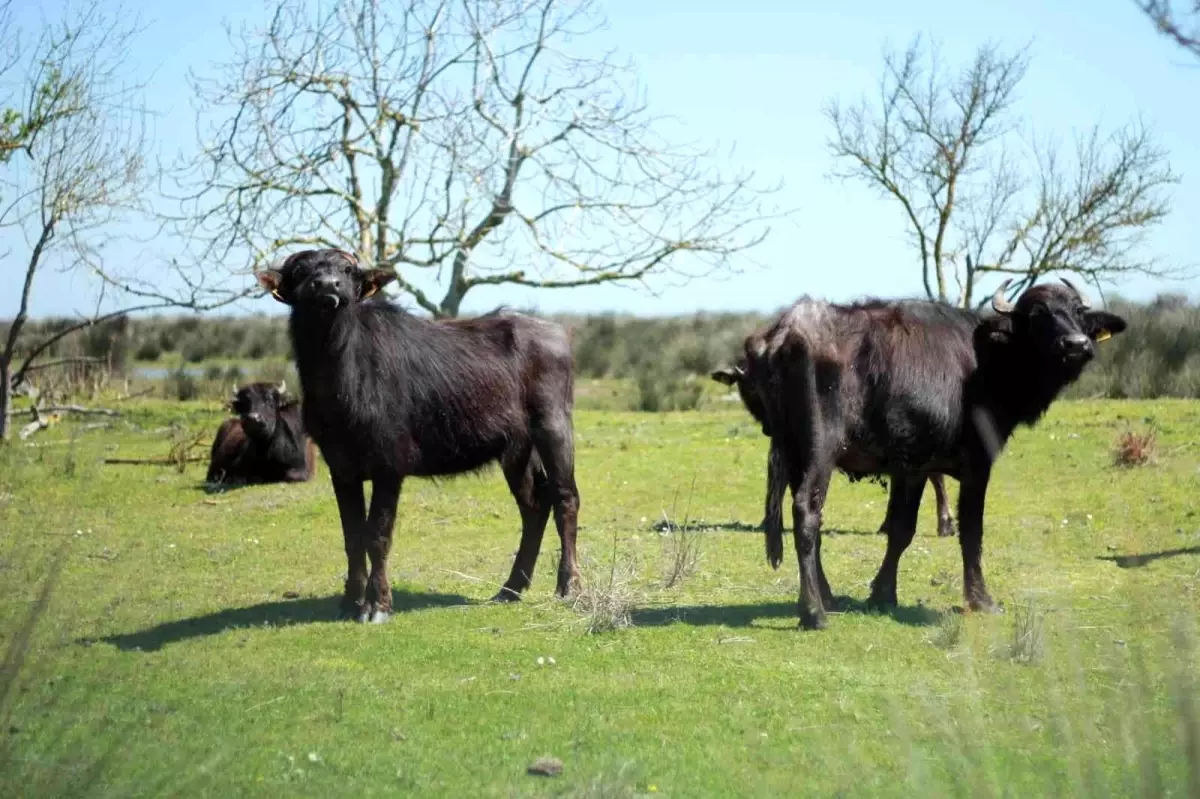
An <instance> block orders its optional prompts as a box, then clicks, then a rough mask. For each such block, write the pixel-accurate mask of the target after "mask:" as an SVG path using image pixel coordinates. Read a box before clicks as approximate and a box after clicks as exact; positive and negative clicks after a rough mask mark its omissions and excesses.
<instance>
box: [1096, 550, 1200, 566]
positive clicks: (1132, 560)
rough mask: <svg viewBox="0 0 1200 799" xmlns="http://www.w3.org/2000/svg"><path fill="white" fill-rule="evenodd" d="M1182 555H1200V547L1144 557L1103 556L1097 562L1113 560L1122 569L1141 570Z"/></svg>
mask: <svg viewBox="0 0 1200 799" xmlns="http://www.w3.org/2000/svg"><path fill="white" fill-rule="evenodd" d="M1180 555H1200V546H1195V547H1182V548H1181V549H1164V550H1163V551H1162V552H1147V553H1146V554H1144V555H1101V556H1100V557H1098V558H1096V560H1111V561H1112V562H1113V563H1115V564H1117V567H1118V568H1121V569H1140V568H1141V567H1142V566H1145V565H1147V564H1149V563H1153V562H1154V561H1156V560H1163V559H1164V558H1174V557H1178V556H1180Z"/></svg>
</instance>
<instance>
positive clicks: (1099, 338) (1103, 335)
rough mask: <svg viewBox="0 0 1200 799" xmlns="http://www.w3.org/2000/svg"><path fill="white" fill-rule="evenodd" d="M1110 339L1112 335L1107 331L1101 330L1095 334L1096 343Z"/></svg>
mask: <svg viewBox="0 0 1200 799" xmlns="http://www.w3.org/2000/svg"><path fill="white" fill-rule="evenodd" d="M1110 338H1112V333H1109V332H1108V331H1107V330H1101V331H1100V332H1099V333H1097V334H1096V341H1097V342H1100V341H1108V340H1109V339H1110Z"/></svg>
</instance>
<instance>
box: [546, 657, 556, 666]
mask: <svg viewBox="0 0 1200 799" xmlns="http://www.w3.org/2000/svg"><path fill="white" fill-rule="evenodd" d="M546 662H547V663H549V664H550V665H551V666H553V665H554V664H555V662H556V661H555V660H554V658H553V657H551V656H547V657H546Z"/></svg>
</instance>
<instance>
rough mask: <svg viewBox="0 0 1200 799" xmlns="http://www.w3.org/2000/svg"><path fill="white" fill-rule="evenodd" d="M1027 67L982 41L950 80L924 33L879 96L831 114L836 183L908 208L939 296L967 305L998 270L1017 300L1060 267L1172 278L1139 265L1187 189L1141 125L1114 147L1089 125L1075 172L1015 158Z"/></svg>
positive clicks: (838, 106)
mask: <svg viewBox="0 0 1200 799" xmlns="http://www.w3.org/2000/svg"><path fill="white" fill-rule="evenodd" d="M1028 67H1029V55H1028V51H1027V49H1021V50H1018V51H1016V52H1013V53H1004V52H1001V51H1000V50H999V48H997V47H996V46H995V45H992V44H985V45H983V46H982V47H980V48H979V49H978V50H977V51H976V54H975V57H974V58H973V59H972V61H971V62H970V63H968V64H967V65H965V66H964V67H963V68H962V69H960V70H958V71H953V70H950V69H948V68H947V67H946V66H945V65H944V64H943V63H942V62H941V59H940V54H939V51H938V48H937V46H936V45H931V46H926V45H925V43H923V42H922V40H921V39H920V38H919V37H918V38H916V39H914V40H913V41H912V43H911V44H910V45H909V47H908V48H907V49H906V50H905V51H904V52H903V53H897V52H893V51H888V52H886V53H885V55H884V69H883V76H882V78H881V79H880V83H879V94H878V97H877V98H875V99H873V100H868V99H867V98H863V99H862V100H860V101H859V102H858V103H857V104H854V105H846V104H844V103H841V102H838V101H836V100H835V101H832V102H830V103H828V104H827V105H826V108H825V114H826V117H827V118H828V119H829V121H830V123H831V124H832V127H833V134H832V136H831V138H830V141H829V146H830V150H831V152H832V153H833V155H834V157H835V159H836V163H837V166H836V167H835V170H834V175H836V176H837V177H840V178H843V179H854V180H858V181H862V182H864V183H866V184H867V185H869V186H872V187H874V188H875V189H876V190H878V191H879V193H880V194H881V196H883V197H886V198H890V199H892V200H894V201H896V202H897V203H898V204H899V205H900V206H901V208H902V209H903V210H904V214H905V220H906V224H907V228H908V232H909V234H910V235H911V236H912V239H913V241H914V244H915V249H916V250H917V254H918V257H919V263H920V267H921V276H922V282H923V285H924V287H925V293H926V295H927V296H929V297H931V298H935V299H939V300H941V301H943V302H953V303H955V304H958V305H960V306H963V307H970V306H971V305H972V304H973V302H974V298H975V296H976V293H977V290H978V285H977V284H978V280H979V278H981V277H983V276H985V275H987V274H989V273H996V272H998V273H1003V274H1006V275H1016V276H1017V277H1018V278H1019V279H1018V280H1017V281H1014V285H1013V288H1014V290H1020V288H1022V287H1024V286H1027V285H1029V284H1031V283H1032V282H1033V281H1034V280H1036V279H1037V278H1038V277H1040V276H1041V275H1043V274H1045V273H1046V272H1049V271H1054V270H1060V271H1071V272H1076V273H1078V274H1080V275H1083V276H1084V277H1087V278H1089V279H1091V280H1094V281H1099V280H1111V279H1113V278H1115V277H1119V276H1121V275H1123V274H1127V273H1130V272H1139V273H1144V274H1153V275H1166V274H1168V273H1169V272H1170V271H1171V270H1169V269H1167V268H1165V267H1163V266H1162V265H1161V264H1159V263H1157V262H1155V261H1153V260H1148V259H1145V258H1142V257H1140V256H1139V252H1140V245H1141V244H1142V243H1143V242H1144V238H1145V234H1146V232H1147V230H1148V229H1149V228H1152V227H1153V226H1154V225H1156V224H1158V223H1159V222H1161V221H1162V220H1163V218H1165V216H1166V214H1167V211H1168V210H1169V207H1168V203H1167V199H1166V189H1167V188H1168V187H1169V186H1171V185H1172V184H1174V183H1175V182H1177V178H1176V176H1175V175H1174V173H1172V172H1171V169H1170V167H1169V165H1168V164H1167V154H1166V152H1165V151H1164V150H1163V149H1162V148H1161V147H1160V146H1158V145H1157V143H1156V142H1155V141H1154V139H1153V136H1152V135H1151V133H1150V132H1149V131H1148V130H1147V129H1146V128H1145V127H1144V126H1142V125H1141V124H1140V123H1133V124H1130V125H1128V126H1126V127H1124V128H1122V129H1120V130H1118V131H1117V132H1116V133H1114V134H1112V135H1111V136H1108V137H1105V136H1102V135H1101V133H1100V132H1099V130H1098V129H1093V130H1092V131H1091V132H1090V134H1089V135H1088V136H1085V137H1082V138H1081V139H1080V140H1079V141H1077V143H1076V147H1075V151H1074V158H1073V160H1072V161H1071V163H1070V165H1069V166H1067V165H1064V163H1063V159H1062V158H1061V157H1060V155H1059V153H1058V152H1057V151H1056V150H1055V148H1053V147H1050V146H1048V145H1041V146H1035V147H1033V148H1032V152H1033V156H1034V157H1033V158H1032V161H1034V162H1035V163H1034V165H1033V167H1032V168H1031V167H1030V165H1029V164H1028V163H1026V162H1027V161H1028V160H1030V159H1021V158H1018V155H1017V154H1022V153H1025V152H1029V151H1030V148H1028V147H1026V146H1018V147H1015V148H1014V147H1013V146H1012V145H1013V143H1014V139H1015V138H1016V136H1017V132H1018V120H1017V118H1016V117H1015V114H1014V105H1015V102H1016V91H1017V88H1018V86H1019V84H1020V82H1021V80H1022V79H1023V78H1024V76H1025V74H1026V71H1027V70H1028ZM1068 173H1069V174H1068ZM951 281H953V282H954V283H955V284H956V285H957V291H956V292H955V293H952V290H951Z"/></svg>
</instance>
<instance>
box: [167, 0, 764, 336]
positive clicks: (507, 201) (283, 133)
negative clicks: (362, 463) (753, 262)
mask: <svg viewBox="0 0 1200 799" xmlns="http://www.w3.org/2000/svg"><path fill="white" fill-rule="evenodd" d="M602 24H603V20H602V19H601V18H600V16H599V14H598V12H597V9H596V7H595V4H594V2H593V0H582V1H573V2H567V0H454V1H453V2H452V1H451V0H402V2H398V3H390V4H381V3H377V2H374V1H373V0H336V2H333V3H330V4H325V5H320V6H318V5H317V4H316V3H315V2H310V0H278V4H277V5H276V6H275V12H274V14H273V16H272V18H271V22H270V24H268V25H267V26H265V27H263V28H261V29H250V30H245V29H244V30H241V31H238V32H236V33H234V34H232V39H233V42H234V46H235V49H236V50H237V56H236V57H235V59H234V60H233V61H232V62H231V63H228V64H223V65H221V66H220V67H219V68H218V70H217V71H216V72H214V73H212V75H213V76H212V77H196V78H194V86H195V90H196V93H197V95H198V97H199V99H200V101H201V106H202V109H203V110H202V112H201V131H202V133H201V139H202V142H201V143H202V150H203V152H202V156H201V157H200V159H199V160H197V161H194V162H189V163H186V164H182V165H181V171H180V184H179V185H180V187H181V192H182V194H183V198H184V200H185V201H186V207H187V208H188V211H187V213H185V214H183V215H182V218H183V219H189V218H191V219H196V220H199V223H198V225H197V226H196V228H195V229H194V230H193V231H192V233H193V235H197V236H198V237H199V238H200V239H202V240H204V241H206V242H208V249H207V253H208V256H209V257H210V258H211V259H213V260H223V259H226V258H228V257H230V255H231V254H232V253H235V252H246V253H248V254H249V258H250V260H251V262H252V263H253V264H254V265H255V266H256V267H257V266H259V265H262V264H265V263H267V262H269V261H271V260H273V259H274V258H276V257H278V255H279V254H280V253H281V252H282V251H286V250H288V249H289V248H294V247H298V246H304V245H307V246H313V245H319V246H332V247H339V248H342V249H347V250H352V251H354V252H355V253H356V254H357V255H358V256H359V259H360V261H362V262H363V263H364V264H371V265H376V266H385V267H392V268H395V269H396V270H397V271H398V272H399V273H400V275H401V279H400V280H399V281H397V285H398V286H399V288H400V289H401V290H402V291H404V292H406V293H407V294H409V295H410V296H411V297H412V298H413V299H414V301H415V302H416V303H417V304H418V305H419V306H420V307H421V308H423V309H425V310H426V311H428V312H430V313H432V314H435V315H438V316H454V315H456V314H457V313H458V312H459V309H460V306H461V304H462V300H463V298H464V296H465V295H466V294H467V293H468V292H469V291H470V290H471V289H473V288H476V287H479V286H488V285H499V284H516V285H524V286H535V287H546V288H552V287H568V286H581V285H590V284H595V283H601V282H614V281H638V280H641V279H643V278H646V277H648V276H649V275H651V274H664V273H669V274H671V275H673V276H675V277H681V278H684V279H687V278H691V277H695V276H696V275H699V274H704V273H706V272H707V271H709V270H712V269H720V270H730V269H733V268H734V256H735V255H738V254H740V253H744V252H745V251H746V250H748V249H750V248H752V247H753V246H755V245H756V244H758V243H759V242H761V241H762V239H763V237H764V236H765V235H766V233H767V230H768V224H769V222H770V221H771V220H772V219H774V218H775V217H776V216H777V214H776V213H775V211H774V209H772V208H770V207H768V205H767V200H768V198H769V196H770V194H771V191H770V190H769V189H763V188H760V187H758V186H757V184H756V182H755V181H754V178H753V175H749V174H732V175H730V174H727V173H726V172H725V170H723V169H722V168H721V164H720V161H719V160H718V159H717V158H716V157H715V154H714V153H713V152H712V151H709V150H705V149H701V148H697V147H689V146H680V145H678V144H674V143H671V142H668V141H666V140H665V139H664V137H663V136H662V135H661V132H662V125H663V120H660V119H657V118H655V117H653V116H652V115H651V114H650V113H649V111H648V109H647V108H646V106H645V104H644V103H643V102H642V100H641V98H640V96H639V95H638V93H637V91H636V82H635V79H634V72H633V70H632V68H631V67H629V66H626V65H622V64H620V63H618V62H617V61H616V60H615V59H614V58H613V57H612V56H611V55H604V56H598V57H591V56H584V55H581V53H582V52H584V51H583V50H581V49H580V48H579V47H578V45H577V44H576V42H578V41H580V40H584V39H586V37H587V35H588V34H589V33H591V32H593V31H594V30H595V29H596V28H597V27H599V26H600V25H602ZM435 292H436V293H435ZM438 295H440V296H438Z"/></svg>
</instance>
